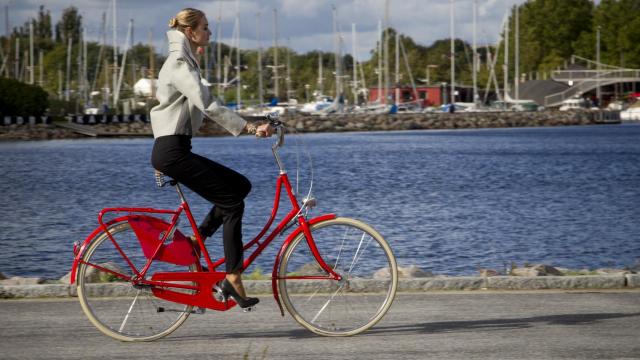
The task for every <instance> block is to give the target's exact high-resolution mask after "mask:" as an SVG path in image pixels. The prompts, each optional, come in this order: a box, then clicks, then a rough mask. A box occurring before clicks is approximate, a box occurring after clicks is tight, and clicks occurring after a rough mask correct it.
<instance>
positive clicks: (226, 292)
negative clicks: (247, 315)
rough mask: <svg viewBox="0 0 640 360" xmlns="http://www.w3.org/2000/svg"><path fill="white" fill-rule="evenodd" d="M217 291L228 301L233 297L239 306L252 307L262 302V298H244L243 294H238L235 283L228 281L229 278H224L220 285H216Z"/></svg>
mask: <svg viewBox="0 0 640 360" xmlns="http://www.w3.org/2000/svg"><path fill="white" fill-rule="evenodd" d="M216 291H217V292H218V293H219V294H220V295H221V297H222V299H223V300H225V301H226V300H227V299H232V300H233V301H235V302H236V303H237V304H238V306H240V307H241V308H243V309H246V308H250V307H252V306H254V305H256V304H257V303H259V302H260V299H258V298H252V297H247V298H243V297H242V296H240V295H238V292H236V289H235V288H234V287H233V285H231V283H230V282H228V281H227V279H224V280H222V281H221V282H219V283H218V285H217V286H216Z"/></svg>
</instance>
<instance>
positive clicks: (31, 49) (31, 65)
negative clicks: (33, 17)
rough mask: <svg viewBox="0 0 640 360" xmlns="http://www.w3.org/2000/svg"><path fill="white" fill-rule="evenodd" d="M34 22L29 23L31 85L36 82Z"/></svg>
mask: <svg viewBox="0 0 640 360" xmlns="http://www.w3.org/2000/svg"><path fill="white" fill-rule="evenodd" d="M33 65H34V64H33V21H30V22H29V84H32V85H33V83H34V81H35V68H34V67H33Z"/></svg>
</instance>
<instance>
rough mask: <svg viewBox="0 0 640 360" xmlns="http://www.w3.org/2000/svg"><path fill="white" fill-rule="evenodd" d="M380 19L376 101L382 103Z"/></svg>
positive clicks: (379, 23)
mask: <svg viewBox="0 0 640 360" xmlns="http://www.w3.org/2000/svg"><path fill="white" fill-rule="evenodd" d="M382 39H383V36H382V21H380V20H378V102H379V103H382V98H383V96H382V76H383V74H382Z"/></svg>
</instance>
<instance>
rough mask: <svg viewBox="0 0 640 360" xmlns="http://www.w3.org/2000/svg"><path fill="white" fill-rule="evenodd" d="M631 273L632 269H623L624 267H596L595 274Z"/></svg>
mask: <svg viewBox="0 0 640 360" xmlns="http://www.w3.org/2000/svg"><path fill="white" fill-rule="evenodd" d="M632 273H633V272H632V271H630V270H624V269H608V268H603V269H596V274H598V275H627V274H632Z"/></svg>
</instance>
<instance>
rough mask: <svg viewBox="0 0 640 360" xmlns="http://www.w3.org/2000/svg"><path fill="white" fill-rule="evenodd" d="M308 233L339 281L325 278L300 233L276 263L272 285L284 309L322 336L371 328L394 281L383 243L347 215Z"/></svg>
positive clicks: (393, 269) (389, 300)
mask: <svg viewBox="0 0 640 360" xmlns="http://www.w3.org/2000/svg"><path fill="white" fill-rule="evenodd" d="M311 235H312V237H313V239H314V242H315V244H316V246H317V247H318V250H319V252H320V255H321V256H322V258H323V259H324V261H325V262H326V263H327V265H329V266H330V267H332V269H333V270H334V271H335V272H336V273H337V274H339V275H340V276H342V280H340V281H337V280H331V279H329V278H328V274H327V273H326V272H325V271H324V270H322V269H321V268H320V266H319V265H318V263H317V261H316V259H315V257H314V255H313V253H312V252H311V250H310V247H309V245H308V243H307V241H306V237H305V235H304V234H303V233H300V234H299V235H298V236H297V237H296V238H295V239H293V240H292V242H291V243H290V244H289V246H288V247H287V249H286V250H285V252H284V255H283V258H282V262H281V264H280V267H279V277H280V280H279V281H278V287H279V291H280V294H281V296H282V300H283V303H284V305H285V307H286V308H287V311H288V312H289V313H290V314H291V315H292V316H293V318H294V319H295V320H296V321H297V322H298V323H300V324H301V325H302V326H304V327H305V328H307V329H309V330H311V331H313V332H314V333H316V334H320V335H324V336H351V335H356V334H359V333H361V332H363V331H365V330H367V329H369V328H371V327H372V326H373V325H375V324H376V323H377V322H378V321H380V319H381V318H382V317H383V316H384V315H385V314H386V313H387V311H388V310H389V308H390V307H391V303H392V302H393V298H394V296H395V293H396V288H397V286H398V270H397V266H396V260H395V257H394V256H393V252H392V251H391V248H390V247H389V244H387V242H386V241H385V240H384V238H383V237H382V236H381V235H380V234H379V233H378V232H377V231H375V230H374V229H373V228H371V227H370V226H369V225H367V224H365V223H363V222H361V221H358V220H354V219H349V218H336V219H332V220H327V221H322V222H319V223H316V224H314V225H313V226H311Z"/></svg>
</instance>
